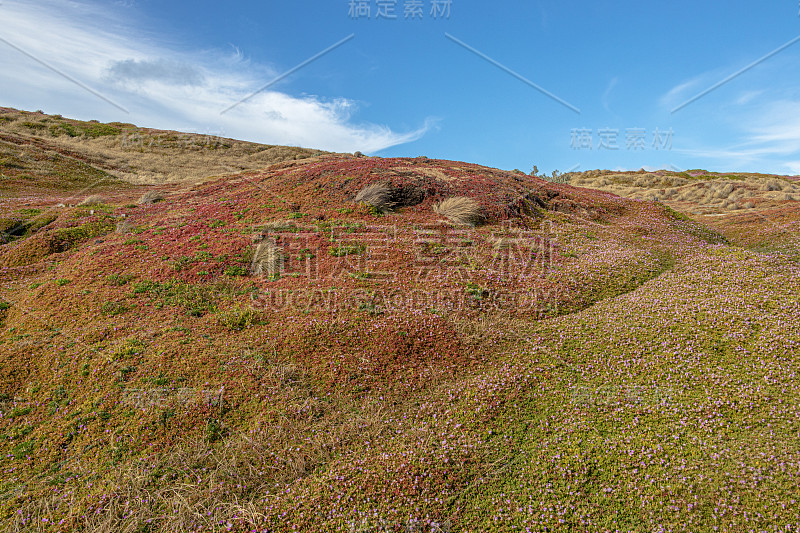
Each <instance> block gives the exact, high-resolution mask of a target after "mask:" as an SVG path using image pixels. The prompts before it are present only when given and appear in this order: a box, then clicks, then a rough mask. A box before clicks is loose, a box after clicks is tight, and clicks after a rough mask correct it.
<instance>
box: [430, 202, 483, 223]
mask: <svg viewBox="0 0 800 533" xmlns="http://www.w3.org/2000/svg"><path fill="white" fill-rule="evenodd" d="M433 212H434V213H436V214H438V215H442V216H443V217H446V218H448V219H449V220H450V221H451V222H454V223H456V224H460V225H465V226H476V225H478V224H480V223H481V222H482V221H483V213H482V211H481V206H480V204H478V202H476V201H475V200H473V199H472V198H467V197H466V196H456V197H453V198H448V199H446V200H444V201H442V202H440V203H438V204H434V206H433Z"/></svg>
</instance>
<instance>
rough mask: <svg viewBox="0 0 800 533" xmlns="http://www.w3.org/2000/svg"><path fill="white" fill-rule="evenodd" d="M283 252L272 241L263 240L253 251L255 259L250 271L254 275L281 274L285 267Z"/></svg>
mask: <svg viewBox="0 0 800 533" xmlns="http://www.w3.org/2000/svg"><path fill="white" fill-rule="evenodd" d="M283 259H284V258H283V254H282V253H281V251H280V248H278V247H277V246H275V245H274V244H273V243H271V242H262V243H259V244H258V245H256V247H255V250H254V251H253V260H252V262H251V263H250V272H251V273H252V274H253V275H256V276H260V275H267V276H279V275H280V273H281V267H283Z"/></svg>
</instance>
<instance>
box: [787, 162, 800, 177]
mask: <svg viewBox="0 0 800 533" xmlns="http://www.w3.org/2000/svg"><path fill="white" fill-rule="evenodd" d="M786 168H787V169H789V174H793V175H795V176H797V175H800V161H787V162H786Z"/></svg>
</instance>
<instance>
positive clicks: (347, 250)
mask: <svg viewBox="0 0 800 533" xmlns="http://www.w3.org/2000/svg"><path fill="white" fill-rule="evenodd" d="M366 249H367V248H366V246H364V245H363V244H340V245H338V246H333V247H331V248H329V249H328V252H329V253H330V254H331V255H332V256H333V257H344V256H345V255H353V254H360V253H363V252H364V250H366Z"/></svg>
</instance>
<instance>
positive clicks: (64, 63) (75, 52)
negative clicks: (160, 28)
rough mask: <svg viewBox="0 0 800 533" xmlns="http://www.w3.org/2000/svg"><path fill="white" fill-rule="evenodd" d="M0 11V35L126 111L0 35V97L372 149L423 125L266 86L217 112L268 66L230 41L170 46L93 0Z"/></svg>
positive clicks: (71, 110)
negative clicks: (370, 118)
mask: <svg viewBox="0 0 800 533" xmlns="http://www.w3.org/2000/svg"><path fill="white" fill-rule="evenodd" d="M116 9H121V8H120V7H117V8H116ZM0 15H1V16H2V20H3V21H4V24H3V26H2V28H0V37H1V38H3V39H5V40H7V41H8V42H9V43H13V44H14V45H15V46H16V47H18V48H19V49H21V50H24V51H25V52H26V53H27V54H29V55H30V56H35V57H37V58H40V59H41V60H42V61H43V62H46V63H47V64H49V65H52V66H53V67H54V68H55V69H59V70H61V71H63V72H64V73H65V74H67V75H68V76H69V77H72V78H74V79H75V80H79V81H80V82H81V83H82V84H84V85H85V86H86V87H88V88H91V89H92V91H94V92H96V93H98V94H102V95H105V96H107V97H108V99H109V100H113V101H115V102H116V101H118V102H120V103H122V104H123V106H124V109H126V110H130V115H124V114H122V113H121V112H120V111H119V110H118V109H115V108H114V107H113V106H110V105H108V103H106V102H103V101H102V100H100V99H98V98H97V97H96V96H95V95H93V94H92V93H91V92H89V91H87V90H85V89H83V90H82V89H81V87H78V86H77V85H76V84H75V83H74V82H70V81H69V80H68V79H66V78H65V77H63V76H58V75H57V74H55V73H54V72H53V70H52V69H50V70H48V69H47V68H44V67H43V66H42V65H41V64H37V63H36V62H35V61H32V60H31V59H30V57H29V56H26V55H24V54H22V53H19V52H18V51H17V50H15V49H12V48H11V47H9V46H7V45H5V44H3V43H0V47H3V48H5V49H4V50H2V53H0V87H2V90H1V91H0V92H1V94H0V97H2V99H3V102H2V105H11V106H16V107H22V108H27V109H45V110H47V111H48V112H52V113H60V114H64V115H71V116H75V117H76V118H97V119H101V120H122V121H125V122H134V123H138V124H141V125H145V126H151V127H158V128H165V129H191V130H194V131H214V132H217V133H220V134H223V135H226V136H229V137H236V138H241V139H247V140H252V141H256V142H264V143H269V144H288V145H299V146H307V147H314V148H321V149H326V150H333V151H355V150H360V151H362V152H376V151H379V150H382V149H384V148H388V147H390V146H395V145H398V144H403V143H407V142H411V141H414V140H417V139H419V138H420V137H422V136H423V135H424V134H425V133H426V132H427V131H428V130H429V129H430V128H431V127H432V125H433V122H432V121H431V120H428V121H425V123H424V124H422V125H421V126H420V127H419V128H417V129H415V130H413V131H408V132H396V131H394V130H393V129H392V128H391V127H390V126H388V125H380V124H372V123H358V122H357V121H356V120H355V119H354V117H355V114H356V111H357V109H358V105H357V102H355V101H352V100H350V99H347V98H343V97H341V96H338V95H337V96H336V97H325V96H322V95H310V96H309V95H292V94H288V93H286V92H280V91H279V90H275V89H274V88H272V89H271V90H269V91H264V92H262V93H259V94H258V95H256V96H254V97H253V98H252V99H250V100H249V101H247V102H246V103H245V104H242V105H240V106H238V107H237V108H236V109H234V110H231V111H230V112H229V113H226V114H225V115H220V114H219V110H220V109H222V108H224V107H225V106H226V105H229V104H230V103H231V102H236V101H238V100H241V99H242V98H244V97H245V96H247V95H248V94H251V93H252V92H253V91H254V90H255V89H257V88H258V87H260V86H262V85H263V83H264V82H265V81H268V80H269V79H271V78H272V77H274V76H275V75H276V74H277V72H276V69H275V68H270V67H268V66H265V65H259V64H256V63H254V62H251V61H248V60H246V59H244V57H243V55H242V54H241V52H240V51H239V50H238V49H237V48H236V47H235V46H233V45H232V49H231V50H230V51H224V52H223V51H219V52H208V51H197V52H189V53H187V52H179V51H176V50H174V49H173V48H171V47H170V46H168V45H166V44H164V43H161V42H159V41H158V40H157V39H154V38H153V37H152V36H150V35H146V33H145V32H144V31H142V30H137V29H136V28H131V27H130V26H129V25H128V24H126V23H125V21H124V20H122V18H121V15H120V14H118V13H116V12H115V11H113V10H111V9H109V8H108V7H103V6H100V5H99V4H96V3H89V2H85V1H83V2H69V3H64V2H56V1H53V0H33V1H30V0H28V1H25V2H20V1H17V0H4V1H3V3H2V5H0Z"/></svg>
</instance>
